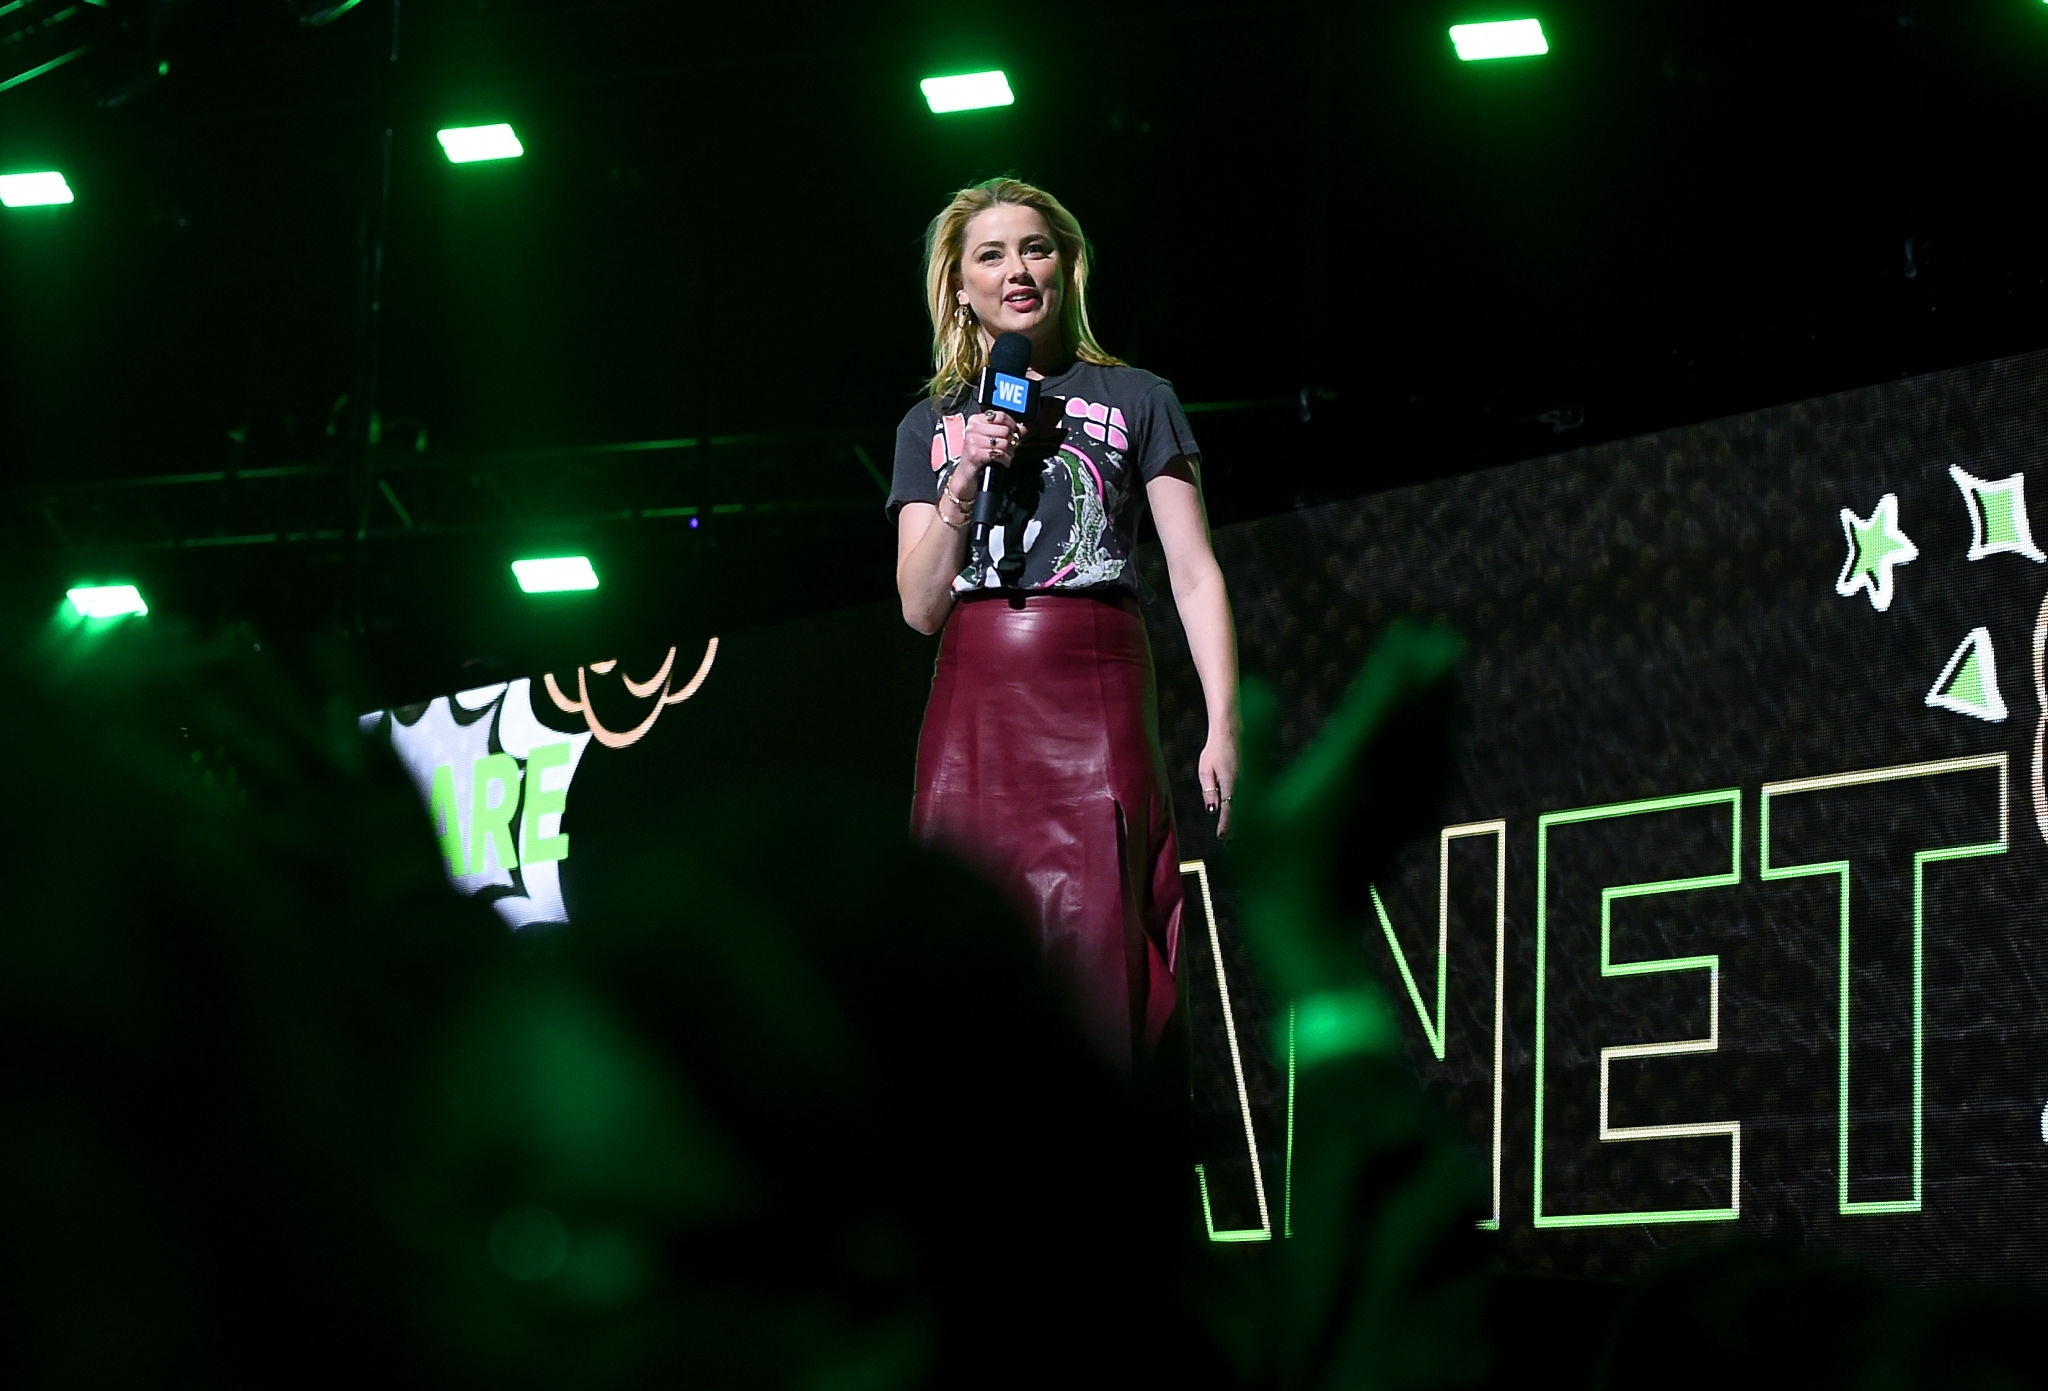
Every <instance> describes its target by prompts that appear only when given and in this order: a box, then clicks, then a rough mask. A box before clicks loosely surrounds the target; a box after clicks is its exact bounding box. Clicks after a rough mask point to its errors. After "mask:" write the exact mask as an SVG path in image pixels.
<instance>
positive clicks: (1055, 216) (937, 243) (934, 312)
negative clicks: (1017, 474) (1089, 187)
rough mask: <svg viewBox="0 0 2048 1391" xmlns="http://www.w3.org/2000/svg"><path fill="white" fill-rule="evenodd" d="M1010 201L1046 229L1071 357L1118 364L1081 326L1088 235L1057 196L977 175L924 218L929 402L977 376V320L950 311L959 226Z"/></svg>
mask: <svg viewBox="0 0 2048 1391" xmlns="http://www.w3.org/2000/svg"><path fill="white" fill-rule="evenodd" d="M1002 205H1010V206H1013V207H1021V208H1035V209H1037V211H1038V214H1039V216H1041V217H1043V218H1044V219H1045V225H1046V226H1047V227H1049V228H1051V229H1052V239H1053V244H1054V246H1055V247H1057V248H1058V251H1059V258H1060V275H1061V277H1062V285H1061V289H1062V291H1063V293H1062V294H1061V295H1060V338H1061V341H1063V342H1064V343H1065V344H1066V346H1067V347H1068V349H1069V350H1071V351H1072V352H1073V354H1074V356H1076V357H1078V358H1080V359H1081V361H1083V362H1092V363H1094V364H1095V365H1096V366H1098V367H1121V366H1123V360H1122V359H1121V358H1115V357H1111V356H1110V355H1109V354H1108V353H1106V352H1104V351H1103V348H1102V345H1101V344H1100V343H1098V342H1096V341H1095V330H1094V329H1093V328H1091V327H1089V324H1088V238H1087V237H1085V236H1084V235H1082V233H1081V224H1080V223H1079V222H1076V221H1075V220H1074V215H1073V214H1072V213H1070V212H1068V211H1067V210H1066V209H1065V208H1064V207H1061V206H1060V200H1059V199H1057V198H1055V197H1053V196H1052V195H1051V194H1050V193H1047V192H1046V191H1045V190H1044V189H1042V188H1038V187H1035V186H1033V185H1031V184H1027V183H1025V182H1024V181H1023V180H1022V179H1012V178H1007V177H1005V178H996V179H984V180H983V181H982V182H980V183H978V184H970V185H969V186H968V187H966V188H963V189H961V190H960V191H959V192H958V193H956V194H954V195H953V200H952V201H951V202H949V203H948V204H946V206H945V209H944V211H942V212H941V213H940V214H939V215H938V216H937V217H935V218H933V219H932V222H931V226H929V227H927V228H926V229H925V234H924V285H925V298H926V305H925V307H926V308H927V309H929V310H930V311H931V316H932V368H933V371H932V378H931V380H930V381H929V382H927V383H925V389H926V391H928V392H929V393H930V394H931V396H932V398H933V399H934V400H941V399H944V398H945V397H947V396H950V395H951V394H953V393H954V392H956V391H958V390H960V389H961V388H962V387H964V386H966V385H968V384H969V383H970V382H973V381H974V380H975V379H977V378H978V377H979V376H980V375H981V356H982V346H981V324H980V322H979V321H978V320H976V319H974V318H973V317H972V316H969V317H968V318H967V320H966V322H964V323H963V322H961V316H960V315H958V314H956V313H955V312H954V309H955V307H956V306H955V304H954V300H953V278H954V276H955V275H957V274H958V273H959V269H960V259H961V257H962V256H964V255H965V254H966V252H967V224H968V223H970V222H972V221H973V220H974V217H975V214H977V213H980V212H985V211H986V210H988V209H989V208H993V207H998V206H1002Z"/></svg>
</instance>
